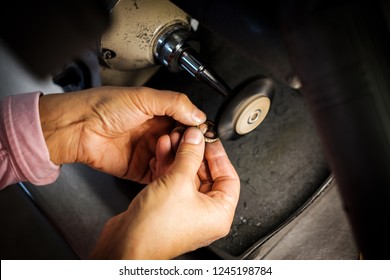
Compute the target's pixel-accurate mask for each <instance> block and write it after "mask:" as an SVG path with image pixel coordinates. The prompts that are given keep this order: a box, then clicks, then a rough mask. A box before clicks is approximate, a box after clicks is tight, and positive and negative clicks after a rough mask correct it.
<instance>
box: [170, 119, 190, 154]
mask: <svg viewBox="0 0 390 280" xmlns="http://www.w3.org/2000/svg"><path fill="white" fill-rule="evenodd" d="M185 130H186V129H185V127H183V126H178V127H176V128H175V129H174V130H173V131H172V132H171V135H170V136H171V145H172V150H173V153H174V154H176V152H177V149H178V148H179V143H180V140H181V138H182V137H183V134H184V132H185Z"/></svg>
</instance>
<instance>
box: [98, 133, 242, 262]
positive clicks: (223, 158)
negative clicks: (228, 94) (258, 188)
mask: <svg viewBox="0 0 390 280" xmlns="http://www.w3.org/2000/svg"><path fill="white" fill-rule="evenodd" d="M176 139H178V138H177V134H171V137H167V136H163V137H162V138H161V139H160V141H159V143H158V147H157V149H158V150H160V151H158V152H157V155H158V157H157V159H156V162H155V164H156V168H155V170H156V172H157V175H161V176H159V177H158V178H157V179H156V180H155V181H153V182H152V183H150V184H149V185H148V186H147V187H145V188H144V189H143V190H142V191H141V192H140V193H139V194H138V195H137V196H136V197H135V199H134V200H133V201H132V202H131V204H130V206H129V207H128V209H127V210H126V211H125V212H123V213H121V214H119V215H117V216H115V217H113V218H111V219H110V220H109V221H108V222H107V223H106V225H105V227H104V229H103V232H102V234H101V236H100V238H99V240H98V242H97V245H96V247H95V250H94V252H93V253H92V258H94V259H172V258H175V257H177V256H179V255H181V254H183V253H186V252H189V251H192V250H195V249H197V248H200V247H203V246H206V245H208V244H210V243H211V242H213V241H215V240H217V239H219V238H221V237H223V236H225V235H227V234H228V233H229V231H230V227H231V224H232V221H233V217H234V212H235V209H236V206H237V203H238V198H239V191H240V180H239V178H238V175H237V173H236V171H235V169H234V167H233V165H232V164H231V162H230V161H229V159H228V157H227V155H226V152H225V150H224V148H223V146H222V143H221V142H220V141H217V142H215V143H212V144H207V145H206V147H205V142H204V140H203V134H202V133H201V132H200V130H199V129H197V128H189V129H187V130H186V132H185V133H184V136H183V137H182V140H181V141H180V144H179V146H178V148H177V152H176V155H175V156H174V158H173V160H172V155H174V154H175V153H174V151H173V150H174V147H175V146H176V144H177V141H178V140H176ZM169 142H170V143H169ZM159 170H160V171H159ZM160 172H165V174H158V173H160Z"/></svg>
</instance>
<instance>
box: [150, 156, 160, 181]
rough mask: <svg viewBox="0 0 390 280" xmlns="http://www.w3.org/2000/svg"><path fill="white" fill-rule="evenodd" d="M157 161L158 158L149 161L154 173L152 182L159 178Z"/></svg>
mask: <svg viewBox="0 0 390 280" xmlns="http://www.w3.org/2000/svg"><path fill="white" fill-rule="evenodd" d="M156 161H157V160H156V157H152V158H151V159H150V161H149V168H150V171H151V172H152V180H155V179H156V178H157V177H158V176H157V173H156Z"/></svg>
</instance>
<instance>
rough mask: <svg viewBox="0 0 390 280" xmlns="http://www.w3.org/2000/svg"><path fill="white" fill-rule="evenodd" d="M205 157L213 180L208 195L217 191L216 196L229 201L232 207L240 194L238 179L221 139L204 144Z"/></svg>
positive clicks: (213, 194)
mask: <svg viewBox="0 0 390 280" xmlns="http://www.w3.org/2000/svg"><path fill="white" fill-rule="evenodd" d="M205 158H206V160H207V164H208V168H209V170H210V175H211V178H212V180H213V182H214V185H213V188H212V191H211V192H210V193H209V195H212V196H215V195H216V193H217V195H216V197H218V198H221V199H223V200H224V201H229V203H230V205H231V206H232V207H233V208H234V207H235V206H236V205H237V202H238V198H239V194H240V179H239V177H238V174H237V172H236V170H235V168H234V166H233V165H232V163H231V162H230V160H229V158H228V156H227V154H226V151H225V149H224V147H223V145H222V143H221V141H216V142H214V143H211V144H208V145H207V146H206V150H205ZM221 194H223V195H221Z"/></svg>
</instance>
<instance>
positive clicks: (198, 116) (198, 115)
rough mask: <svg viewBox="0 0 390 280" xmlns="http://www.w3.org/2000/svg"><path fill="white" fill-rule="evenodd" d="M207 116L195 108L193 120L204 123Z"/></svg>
mask: <svg viewBox="0 0 390 280" xmlns="http://www.w3.org/2000/svg"><path fill="white" fill-rule="evenodd" d="M206 118H207V117H206V114H205V113H203V112H202V111H200V110H198V109H195V110H194V112H193V113H192V120H193V121H194V122H196V123H197V124H201V123H204V122H205V121H206Z"/></svg>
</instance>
